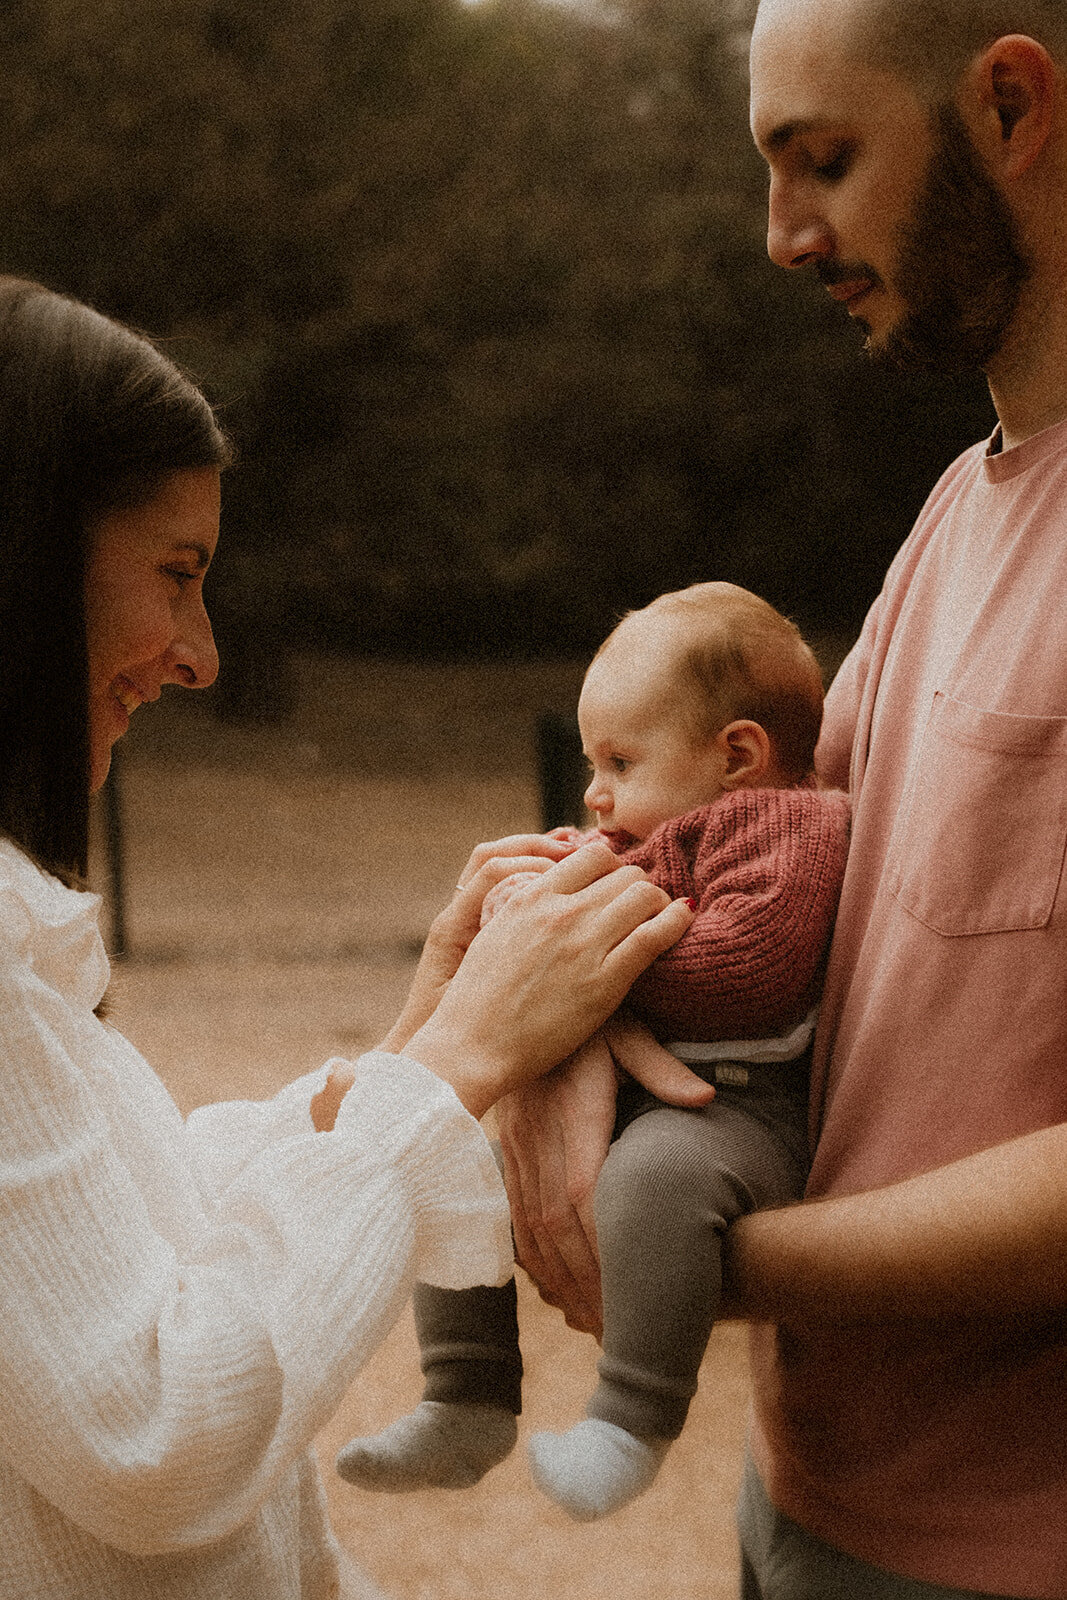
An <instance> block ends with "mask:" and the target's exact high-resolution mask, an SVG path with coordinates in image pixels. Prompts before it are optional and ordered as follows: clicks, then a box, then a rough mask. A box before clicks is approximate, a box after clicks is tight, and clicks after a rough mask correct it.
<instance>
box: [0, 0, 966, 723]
mask: <svg viewBox="0 0 1067 1600" xmlns="http://www.w3.org/2000/svg"><path fill="white" fill-rule="evenodd" d="M744 10H745V7H744V4H743V3H742V4H741V7H740V10H738V9H736V8H735V6H734V5H733V4H732V0H703V3H699V0H617V3H614V4H611V5H610V6H609V5H608V3H607V0H601V3H600V4H598V5H596V6H595V7H594V6H593V5H592V4H590V5H589V6H588V8H581V7H577V6H572V7H570V8H564V7H562V6H559V5H553V4H546V3H542V0H484V3H482V4H480V5H467V6H464V5H462V4H460V3H459V0H360V3H359V4H358V5H354V4H346V3H345V0H140V3H139V4H129V3H125V4H124V3H122V0H0V140H2V144H3V149H4V159H3V161H2V163H0V262H2V264H3V266H4V267H5V268H6V269H7V270H17V271H22V272H27V273H30V274H33V275H37V276H40V277H42V278H44V279H45V280H46V281H48V282H49V283H51V284H53V285H54V286H56V287H59V288H63V289H66V290H69V291H72V292H74V293H75V294H78V295H81V296H84V297H86V298H88V299H90V300H91V301H93V302H94V303H96V304H97V305H99V306H100V307H101V308H102V309H104V310H106V311H109V312H111V313H113V314H115V315H117V316H119V317H122V318H125V319H128V320H130V321H132V322H134V323H135V324H137V325H139V326H141V327H144V328H146V329H148V330H149V331H150V332H152V333H154V334H156V335H157V336H159V335H161V336H163V337H164V338H165V340H166V341H167V342H168V346H169V348H171V350H172V351H173V353H174V354H175V355H176V356H177V357H178V359H179V360H181V361H182V362H184V363H185V364H186V365H189V366H191V367H192V369H193V371H194V372H195V373H196V374H197V375H198V376H199V377H200V378H201V379H202V381H204V382H205V384H206V386H207V387H208V389H209V391H210V392H211V393H212V395H213V396H214V397H215V398H216V399H217V400H218V401H219V402H220V403H221V405H222V409H223V415H224V418H225V419H226V421H227V422H228V424H229V426H230V428H231V429H232V431H233V432H234V434H235V436H236V438H237V440H238V443H239V445H240V450H241V459H240V463H239V466H238V467H237V468H236V469H235V470H234V471H233V473H232V474H231V476H230V479H229V483H228V489H227V525H228V531H227V538H226V542H225V544H224V546H223V547H222V550H221V551H220V559H219V562H218V568H217V574H216V575H215V577H214V579H213V583H214V590H215V606H216V610H217V611H218V613H219V616H220V619H221V625H220V631H221V632H222V634H223V635H224V639H223V643H224V645H225V644H227V643H228V644H229V645H230V646H231V649H232V648H233V647H236V648H237V651H238V654H239V655H240V654H241V653H242V652H243V655H244V657H245V658H246V659H247V660H251V659H252V658H254V657H255V656H256V654H257V652H258V653H259V654H260V655H261V656H265V657H267V658H268V659H269V658H271V657H273V656H274V654H275V653H276V652H278V651H279V650H280V649H281V648H282V647H283V646H284V645H285V644H287V643H293V644H297V645H300V646H315V647H325V648H328V649H343V650H347V651H388V652H401V653H421V654H432V655H440V656H456V655H477V654H492V655H500V654H515V655H522V654H529V653H531V652H541V653H556V654H563V653H570V652H576V651H577V652H582V651H585V650H587V649H589V648H590V647H591V646H592V645H593V644H595V643H596V642H597V641H598V639H599V638H600V637H601V636H602V634H603V632H604V631H605V629H606V628H607V626H608V625H610V622H611V620H612V618H613V616H615V615H616V614H617V613H618V612H619V611H620V610H621V609H623V608H625V607H628V606H633V605H639V604H642V603H643V602H644V601H646V600H647V599H649V598H651V596H652V595H654V594H655V593H658V592H660V591H661V590H663V589H666V588H671V587H675V586H677V585H680V584H683V583H687V582H690V581H693V580H695V579H699V578H704V577H708V576H717V577H726V578H731V579H734V580H736V581H738V582H741V583H745V584H748V585H750V586H752V587H755V588H757V589H759V590H761V591H762V592H764V593H765V594H767V595H768V597H769V598H771V599H772V600H774V601H775V602H777V603H778V604H779V605H781V606H783V607H784V608H785V609H786V610H788V611H790V612H791V613H792V614H793V615H795V616H797V617H798V619H799V620H801V621H803V622H805V623H807V624H808V625H809V626H816V627H819V628H827V627H834V628H839V629H850V628H852V627H854V626H855V625H856V624H857V622H858V620H859V619H860V617H861V616H862V613H863V610H864V609H865V607H866V605H867V603H868V602H869V600H870V598H871V597H872V595H873V594H874V592H875V591H876V590H877V587H878V584H879V582H880V580H881V576H882V574H883V572H884V570H885V567H886V565H887V564H888V561H889V560H890V559H891V557H892V554H893V552H894V550H895V549H896V547H897V545H898V544H899V542H900V540H901V539H902V537H903V536H904V534H905V533H906V532H907V529H908V526H909V523H910V521H911V519H912V517H913V515H914V513H915V511H916V510H917V508H918V506H919V505H920V504H921V501H922V499H923V498H924V496H925V494H926V492H927V491H928V490H929V488H930V487H931V485H932V483H933V481H934V479H935V477H936V475H937V473H938V472H939V470H940V469H941V468H942V467H943V466H944V465H945V464H947V462H948V461H949V460H951V459H952V457H953V456H954V455H955V454H956V453H957V452H958V450H959V449H961V448H962V447H963V446H964V445H965V444H967V443H970V442H971V441H972V440H973V439H975V438H977V437H979V436H980V435H981V434H982V433H984V432H986V431H988V429H989V427H990V426H991V421H992V417H991V412H990V410H989V403H988V399H987V397H986V395H985V390H984V386H983V385H981V384H980V383H978V382H975V383H973V384H963V383H960V382H958V381H953V382H952V383H948V382H935V381H921V382H920V381H916V380H914V379H908V380H900V379H896V378H892V377H889V376H886V375H885V374H883V373H879V372H875V371H873V370H871V369H870V368H869V366H868V365H867V363H866V361H865V359H864V358H862V357H861V356H860V355H859V354H858V353H857V350H858V340H857V338H856V335H855V331H854V330H851V331H849V330H844V329H843V328H842V326H841V313H840V312H839V311H838V310H837V308H835V307H833V306H832V305H830V303H829V302H828V301H827V300H826V297H825V295H824V294H823V292H822V291H821V290H818V289H817V288H816V287H815V286H813V285H810V284H807V283H805V282H802V281H800V282H798V281H794V279H793V278H792V277H791V276H790V275H787V274H784V273H781V272H779V271H778V270H777V269H775V268H773V267H772V266H770V264H769V263H768V262H767V260H766V256H765V252H764V239H763V235H764V188H765V183H764V177H763V172H762V167H761V163H760V162H759V161H758V159H757V157H756V155H755V153H754V151H753V150H752V148H751V145H750V141H749V137H748V132H747V126H746V107H745V98H746V86H745V81H744V45H745V30H744V22H745V16H744ZM234 682H235V685H237V686H238V688H239V679H235V680H234ZM235 692H238V690H237V688H235Z"/></svg>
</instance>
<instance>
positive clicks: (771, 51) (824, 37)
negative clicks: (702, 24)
mask: <svg viewBox="0 0 1067 1600" xmlns="http://www.w3.org/2000/svg"><path fill="white" fill-rule="evenodd" d="M863 10H864V0H763V3H762V4H761V6H760V9H759V13H758V16H757V20H756V27H755V29H754V31H753V35H752V57H751V109H752V131H753V134H754V135H755V137H756V141H757V143H758V144H759V145H760V148H761V149H762V150H763V151H764V152H765V154H768V155H770V154H773V153H774V151H776V150H780V149H782V148H783V147H784V146H785V145H786V144H788V143H789V141H790V140H791V139H792V138H794V137H796V136H797V135H798V134H803V133H806V132H810V131H812V130H817V129H818V128H821V127H826V126H827V125H828V124H836V123H839V122H844V121H848V120H850V119H851V118H853V117H856V116H863V115H864V114H865V113H866V112H868V111H869V110H870V109H871V93H872V90H874V89H878V90H881V89H883V88H884V87H885V84H884V83H879V82H877V81H876V80H879V79H883V78H884V75H883V74H881V73H878V72H876V71H875V69H874V68H872V67H871V66H869V65H867V64H866V63H865V62H864V61H863V60H862V58H861V57H862V53H861V51H860V49H859V48H858V37H859V35H858V31H857V26H856V25H857V22H858V20H859V18H860V16H861V15H862V13H863ZM894 87H897V86H894ZM879 97H880V96H879Z"/></svg>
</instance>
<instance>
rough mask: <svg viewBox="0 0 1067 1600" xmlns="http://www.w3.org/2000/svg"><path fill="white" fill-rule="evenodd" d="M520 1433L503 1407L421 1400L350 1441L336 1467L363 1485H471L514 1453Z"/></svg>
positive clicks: (395, 1489)
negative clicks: (368, 1434)
mask: <svg viewBox="0 0 1067 1600" xmlns="http://www.w3.org/2000/svg"><path fill="white" fill-rule="evenodd" d="M517 1434H518V1424H517V1423H516V1421H515V1418H514V1416H513V1414H512V1413H511V1412H510V1411H508V1410H506V1409H505V1408H504V1407H503V1406H490V1405H460V1404H451V1403H446V1402H445V1401H443V1400H422V1401H420V1403H419V1404H418V1405H417V1406H416V1407H415V1409H414V1411H413V1412H412V1413H411V1414H410V1416H407V1417H401V1418H400V1419H399V1421H397V1422H393V1423H391V1424H390V1425H389V1427H388V1428H383V1430H382V1432H381V1433H376V1434H373V1435H372V1436H371V1437H369V1438H366V1439H350V1440H349V1441H348V1443H347V1444H346V1445H345V1447H344V1449H343V1450H342V1451H341V1453H340V1455H339V1456H338V1457H337V1470H338V1472H339V1473H340V1474H341V1477H342V1478H345V1479H347V1481H348V1482H349V1483H358V1484H359V1486H360V1488H362V1489H384V1490H389V1491H392V1492H400V1491H403V1490H405V1489H469V1488H470V1486H471V1484H473V1483H477V1482H478V1480H479V1478H484V1476H485V1474H486V1473H487V1472H488V1471H489V1469H490V1467H495V1466H496V1465H497V1463H498V1462H499V1461H503V1459H504V1457H505V1456H506V1455H508V1454H509V1453H510V1451H511V1450H512V1448H513V1447H514V1444H515V1439H516V1436H517Z"/></svg>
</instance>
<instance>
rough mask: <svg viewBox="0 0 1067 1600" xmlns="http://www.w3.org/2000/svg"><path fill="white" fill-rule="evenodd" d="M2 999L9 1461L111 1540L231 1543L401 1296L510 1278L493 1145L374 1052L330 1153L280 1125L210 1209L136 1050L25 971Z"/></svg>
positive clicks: (179, 1545)
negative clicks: (416, 1285)
mask: <svg viewBox="0 0 1067 1600" xmlns="http://www.w3.org/2000/svg"><path fill="white" fill-rule="evenodd" d="M0 992H2V995H3V1001H4V1004H3V1006H2V1007H0V1062H2V1067H3V1070H2V1072H0V1318H2V1322H3V1337H2V1339H0V1385H2V1388H3V1393H4V1397H5V1399H4V1406H3V1407H2V1408H0V1455H2V1457H3V1459H4V1461H5V1464H6V1465H7V1466H8V1467H9V1468H10V1469H12V1470H14V1471H16V1472H18V1473H19V1474H20V1475H21V1476H22V1477H23V1478H24V1479H25V1480H26V1481H27V1482H28V1483H29V1484H31V1485H33V1487H34V1488H35V1489H36V1490H37V1491H38V1492H39V1493H40V1494H41V1495H42V1496H43V1497H44V1498H45V1499H46V1500H47V1501H48V1502H49V1503H50V1504H52V1505H54V1506H55V1507H56V1508H57V1510H58V1511H60V1512H61V1513H62V1514H63V1515H65V1516H66V1517H68V1518H70V1519H71V1520H72V1521H74V1522H76V1523H77V1524H79V1525H80V1526H81V1527H83V1528H84V1529H86V1530H87V1531H88V1532H90V1533H91V1534H92V1535H93V1536H94V1537H96V1538H98V1539H100V1540H101V1541H102V1542H104V1543H105V1544H113V1545H115V1546H116V1547H118V1548H120V1549H123V1550H126V1551H128V1552H130V1553H133V1554H137V1555H153V1554H159V1553H162V1552H165V1551H180V1550H182V1549H187V1548H195V1547H197V1546H200V1545H202V1544H205V1543H209V1542H211V1541H214V1540H218V1539H221V1538H223V1537H225V1536H226V1535H227V1534H229V1533H231V1532H232V1531H233V1530H234V1529H236V1528H238V1527H240V1526H241V1525H242V1524H243V1523H245V1522H247V1521H248V1520H249V1518H251V1517H252V1516H254V1514H255V1512H256V1509H257V1507H258V1506H259V1505H261V1504H262V1503H263V1501H264V1500H265V1499H266V1498H267V1497H268V1496H269V1495H270V1494H271V1493H272V1492H273V1491H274V1489H275V1488H277V1487H278V1485H279V1484H280V1483H281V1481H282V1480H283V1478H284V1477H285V1475H286V1474H287V1473H288V1472H290V1470H291V1469H292V1466H293V1463H294V1462H295V1461H296V1459H297V1458H298V1456H300V1455H301V1454H302V1453H303V1452H304V1451H305V1450H306V1449H307V1448H308V1446H309V1444H310V1441H311V1439H312V1438H313V1436H314V1434H315V1433H316V1432H317V1431H318V1429H319V1428H321V1426H322V1425H323V1423H324V1422H325V1421H326V1419H327V1418H328V1417H329V1415H330V1414H331V1412H332V1411H333V1410H334V1409H335V1408H336V1405H337V1404H338V1403H339V1401H340V1399H341V1397H342V1395H343V1393H344V1390H345V1388H346V1387H347V1385H348V1384H349V1383H350V1382H351V1380H352V1378H353V1377H354V1375H355V1373H356V1371H357V1370H358V1368H359V1367H360V1365H361V1364H362V1363H363V1361H364V1360H365V1359H366V1357H367V1356H368V1355H369V1353H370V1351H371V1350H372V1349H373V1348H374V1347H375V1346H376V1344H377V1343H378V1342H379V1341H380V1339H381V1338H382V1337H383V1335H384V1334H385V1332H386V1331H387V1330H388V1328H389V1327H390V1326H391V1324H392V1322H393V1321H394V1320H395V1317H396V1315H397V1312H398V1311H399V1309H400V1307H401V1306H402V1305H403V1303H404V1301H405V1299H406V1297H407V1295H408V1293H409V1291H410V1288H411V1284H412V1282H413V1281H414V1279H415V1278H416V1277H419V1278H424V1279H427V1280H428V1281H431V1282H438V1283H440V1284H442V1285H444V1286H446V1287H459V1286H461V1285H463V1284H467V1283H471V1282H475V1281H497V1282H499V1281H502V1279H503V1278H504V1277H506V1275H507V1274H508V1272H509V1270H510V1254H511V1253H510V1239H509V1230H508V1223H507V1211H506V1206H505V1204H504V1200H503V1194H502V1190H501V1185H500V1181H499V1177H498V1175H497V1173H496V1169H495V1165H494V1163H493V1161H492V1157H491V1154H490V1152H489V1150H488V1147H487V1145H486V1142H485V1139H484V1137H483V1135H482V1133H481V1131H480V1129H479V1128H478V1127H477V1124H476V1123H475V1122H474V1121H473V1119H472V1118H470V1116H469V1115H468V1114H467V1113H466V1112H465V1111H463V1109H462V1108H461V1107H460V1105H459V1104H458V1102H457V1100H456V1098H455V1096H454V1095H453V1094H452V1092H451V1091H450V1090H449V1089H448V1087H447V1086H446V1085H445V1084H444V1083H442V1082H441V1081H440V1080H439V1079H438V1078H436V1077H435V1076H433V1075H432V1074H430V1073H429V1072H427V1071H425V1070H424V1069H422V1068H420V1067H418V1066H416V1065H415V1064H414V1063H411V1062H406V1061H403V1060H401V1059H398V1058H395V1057H392V1056H388V1055H378V1056H372V1057H370V1058H366V1059H364V1061H363V1062H361V1063H358V1064H357V1068H356V1075H355V1084H354V1087H353V1089H352V1090H351V1091H350V1093H349V1095H348V1097H347V1099H346V1104H345V1106H344V1108H343V1110H342V1113H341V1115H340V1117H339V1118H338V1128H337V1131H336V1132H335V1133H333V1134H330V1135H321V1134H317V1133H315V1132H314V1130H313V1128H312V1126H311V1121H310V1117H309V1116H308V1114H307V1109H306V1104H305V1107H304V1109H303V1112H302V1113H297V1112H296V1111H295V1110H294V1112H293V1115H292V1117H291V1119H287V1118H286V1117H285V1116H282V1115H277V1116H274V1115H273V1114H272V1116H271V1117H269V1118H268V1119H267V1120H268V1121H269V1123H270V1136H269V1137H267V1136H266V1131H265V1128H264V1126H263V1125H262V1124H261V1125H260V1127H259V1129H258V1134H257V1138H256V1139H255V1140H253V1141H251V1144H255V1145H258V1148H255V1149H254V1150H252V1149H251V1148H250V1147H246V1151H245V1154H246V1156H247V1157H248V1159H247V1160H245V1161H244V1162H243V1163H242V1164H240V1166H239V1170H237V1171H236V1173H235V1174H234V1175H233V1176H232V1177H231V1179H230V1181H228V1182H224V1183H223V1184H222V1185H221V1187H219V1188H218V1189H217V1190H214V1191H213V1189H212V1178H211V1172H210V1170H209V1167H205V1166H204V1165H203V1164H201V1162H200V1161H199V1160H197V1159H196V1157H197V1154H198V1152H197V1150H196V1144H197V1134H196V1131H195V1128H194V1129H193V1130H192V1131H187V1130H186V1128H185V1126H184V1125H183V1123H182V1120H181V1117H180V1116H179V1114H178V1111H177V1109H176V1107H175V1106H174V1104H173V1102H172V1101H171V1100H170V1099H169V1097H168V1096H167V1094H166V1092H165V1090H164V1089H163V1087H162V1085H161V1084H160V1083H159V1080H158V1079H157V1078H156V1077H155V1076H154V1074H152V1073H151V1071H150V1069H149V1068H148V1067H147V1065H146V1064H145V1063H144V1062H143V1061H142V1060H141V1058H140V1057H139V1056H138V1055H137V1053H136V1051H134V1049H133V1047H132V1046H131V1045H129V1044H128V1043H127V1042H126V1041H125V1040H123V1039H121V1037H120V1036H118V1035H117V1034H115V1033H114V1031H113V1030H110V1029H105V1028H104V1027H102V1026H101V1025H100V1024H99V1023H97V1022H96V1020H95V1019H94V1018H92V1017H91V1016H90V1015H89V1014H88V1013H85V1014H83V1013H82V1012H81V1011H80V1010H78V1009H77V1008H76V1007H74V1006H72V1005H70V1004H68V1003H66V1002H65V1001H64V1000H63V998H62V996H60V995H58V994H57V993H56V991H54V990H52V989H51V988H49V987H48V986H47V985H45V984H42V983H41V982H40V981H39V980H38V979H37V978H36V977H35V975H34V974H33V973H32V971H30V970H29V969H28V968H26V967H25V965H22V964H20V963H18V962H17V961H5V960H3V959H2V958H0ZM194 1122H195V1119H194ZM215 1175H216V1176H218V1171H217V1169H216V1174H215Z"/></svg>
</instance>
